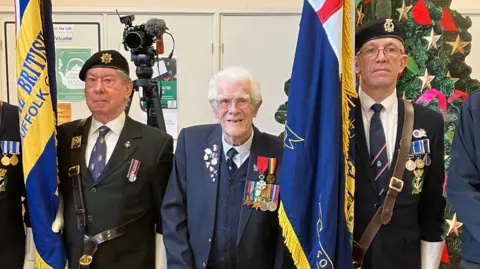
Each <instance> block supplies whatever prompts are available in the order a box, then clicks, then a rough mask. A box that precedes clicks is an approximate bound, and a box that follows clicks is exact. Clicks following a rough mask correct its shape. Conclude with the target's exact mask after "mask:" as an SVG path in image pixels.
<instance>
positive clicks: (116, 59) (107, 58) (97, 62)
mask: <svg viewBox="0 0 480 269" xmlns="http://www.w3.org/2000/svg"><path fill="white" fill-rule="evenodd" d="M99 67H100V68H113V69H118V70H120V71H123V72H124V73H125V74H127V75H130V68H129V67H128V61H127V59H125V57H123V55H122V54H121V53H120V52H118V51H116V50H102V51H99V52H97V53H95V54H93V55H92V56H91V57H90V58H89V59H88V60H87V61H86V62H85V64H83V66H82V69H81V70H80V73H79V74H78V77H79V78H80V79H81V80H82V81H85V76H86V75H87V71H88V70H89V69H92V68H99Z"/></svg>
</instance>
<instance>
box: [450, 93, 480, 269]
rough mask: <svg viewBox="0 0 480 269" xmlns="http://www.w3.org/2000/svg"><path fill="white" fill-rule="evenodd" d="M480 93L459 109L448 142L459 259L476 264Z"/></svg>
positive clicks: (479, 237)
mask: <svg viewBox="0 0 480 269" xmlns="http://www.w3.org/2000/svg"><path fill="white" fill-rule="evenodd" d="M479 148H480V91H477V92H475V93H473V94H471V95H470V97H469V98H468V100H466V101H465V103H464V104H463V106H462V109H461V112H460V116H459V118H458V120H457V122H456V127H455V136H454V138H453V142H452V151H451V153H450V155H451V161H450V167H449V171H448V181H447V199H448V201H449V202H450V204H451V205H452V207H453V209H454V210H455V211H456V212H457V217H458V220H459V221H460V222H462V223H463V226H462V248H461V249H462V250H461V252H462V253H461V254H462V255H461V256H462V259H465V260H467V261H470V262H474V263H478V264H480V149H479Z"/></svg>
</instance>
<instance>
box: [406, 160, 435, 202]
mask: <svg viewBox="0 0 480 269" xmlns="http://www.w3.org/2000/svg"><path fill="white" fill-rule="evenodd" d="M431 163H432V159H431V158H430V156H429V155H428V153H427V154H425V156H423V158H422V157H421V156H420V157H417V158H416V159H415V161H413V160H412V159H411V158H409V159H408V161H407V163H406V164H405V167H406V168H407V170H408V171H410V172H413V173H414V174H415V179H414V183H413V186H412V187H413V189H414V190H413V192H414V194H417V193H420V191H421V190H422V184H421V177H422V175H423V168H424V167H425V166H429V165H430V164H431Z"/></svg>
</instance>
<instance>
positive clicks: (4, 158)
mask: <svg viewBox="0 0 480 269" xmlns="http://www.w3.org/2000/svg"><path fill="white" fill-rule="evenodd" d="M2 164H3V165H5V166H9V165H10V158H8V157H7V155H3V157H2Z"/></svg>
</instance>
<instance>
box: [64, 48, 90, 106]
mask: <svg viewBox="0 0 480 269" xmlns="http://www.w3.org/2000/svg"><path fill="white" fill-rule="evenodd" d="M91 55H92V49H90V48H57V49H56V55H55V56H56V63H57V64H56V75H57V95H58V100H64V101H80V100H84V99H85V83H84V82H83V81H81V80H80V78H79V77H78V74H79V73H80V70H81V69H82V66H83V64H84V63H85V62H86V61H87V60H88V58H90V56H91Z"/></svg>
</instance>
